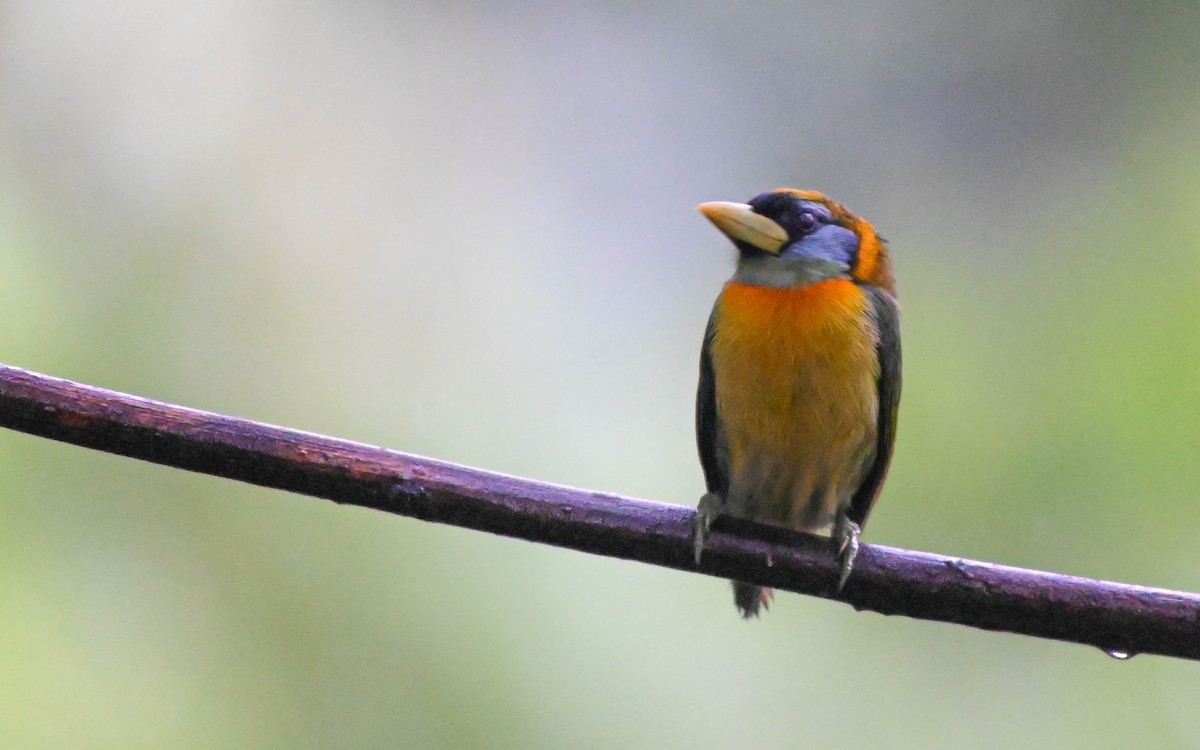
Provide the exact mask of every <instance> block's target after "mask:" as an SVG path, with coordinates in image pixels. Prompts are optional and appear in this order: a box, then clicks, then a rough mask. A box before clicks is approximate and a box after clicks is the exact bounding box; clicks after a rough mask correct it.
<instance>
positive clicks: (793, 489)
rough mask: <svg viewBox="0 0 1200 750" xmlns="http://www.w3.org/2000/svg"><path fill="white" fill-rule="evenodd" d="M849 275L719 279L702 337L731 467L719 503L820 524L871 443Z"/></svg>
mask: <svg viewBox="0 0 1200 750" xmlns="http://www.w3.org/2000/svg"><path fill="white" fill-rule="evenodd" d="M868 305H869V303H868V301H867V298H866V296H865V295H864V294H863V292H862V290H861V289H860V288H859V287H858V286H857V285H855V284H854V283H853V282H851V281H848V280H843V279H830V280H827V281H822V282H818V283H815V284H810V285H807V286H803V287H798V288H792V289H780V288H775V287H766V286H751V285H747V284H740V283H737V282H730V283H728V284H726V286H725V289H724V291H723V292H722V293H721V297H720V299H719V300H718V301H717V309H716V318H715V326H716V328H715V331H714V336H713V341H712V345H711V347H712V348H711V350H710V351H711V356H712V362H713V374H714V377H715V380H716V401H717V414H718V416H719V418H720V420H721V424H722V426H723V428H724V431H725V437H726V443H727V447H728V451H729V460H730V468H731V483H730V489H729V497H727V498H726V503H727V509H728V512H729V513H730V514H732V515H740V516H744V517H747V518H752V519H755V520H758V521H761V522H764V523H772V524H776V525H782V526H789V527H792V528H798V529H805V530H820V529H823V528H825V527H827V526H828V525H829V524H830V523H832V521H833V520H834V517H835V515H836V512H837V510H838V508H839V507H841V506H844V505H845V504H848V503H849V499H850V495H851V494H852V493H853V492H854V490H855V489H857V487H858V484H859V483H860V482H861V481H862V477H863V474H864V472H865V470H866V468H867V466H869V464H870V460H871V457H872V455H873V451H874V444H875V435H876V418H877V415H878V396H877V390H876V382H877V379H878V376H879V365H878V361H877V358H876V355H875V342H876V338H877V333H876V331H875V328H874V326H873V325H872V323H871V320H870V317H869V315H868Z"/></svg>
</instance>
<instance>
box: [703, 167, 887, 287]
mask: <svg viewBox="0 0 1200 750" xmlns="http://www.w3.org/2000/svg"><path fill="white" fill-rule="evenodd" d="M698 208H699V210H700V213H702V214H704V215H705V216H706V217H708V219H709V221H711V222H712V223H713V224H716V225H717V229H720V230H721V231H722V232H723V233H725V235H726V236H727V237H729V239H731V240H733V244H734V245H735V246H737V249H738V266H737V271H736V273H735V274H734V278H735V279H737V280H738V281H740V282H742V283H745V284H756V285H760V286H778V287H792V286H803V285H805V284H812V283H814V282H817V281H822V280H825V279H835V278H842V279H851V280H853V281H855V282H857V283H860V284H871V285H874V286H878V287H882V288H884V289H887V290H888V291H889V292H892V293H893V294H894V293H895V282H894V280H893V278H892V261H891V258H890V257H889V256H888V251H887V245H886V244H885V243H884V241H883V239H882V238H880V237H879V235H877V234H876V233H875V228H874V227H872V226H871V224H870V222H868V221H866V220H865V219H860V218H858V217H857V216H855V215H854V214H852V213H850V212H849V211H847V210H846V208H845V207H844V206H842V205H841V204H839V203H835V202H834V201H832V200H830V199H829V198H826V197H825V196H824V195H822V194H821V193H817V192H813V191H810V190H792V189H790V188H780V189H778V190H772V191H771V192H769V193H763V194H762V195H759V196H757V197H755V198H753V199H752V200H751V201H750V202H749V203H726V202H722V201H717V202H713V203H702V204H700V206H698Z"/></svg>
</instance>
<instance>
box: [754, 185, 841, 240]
mask: <svg viewBox="0 0 1200 750" xmlns="http://www.w3.org/2000/svg"><path fill="white" fill-rule="evenodd" d="M750 207H751V208H753V209H754V212H755V213H756V214H761V215H762V216H765V217H767V218H768V219H770V220H771V221H774V222H775V223H776V224H778V225H779V226H781V227H783V229H784V231H786V232H787V233H788V237H789V238H790V239H791V240H792V241H795V240H797V239H799V238H801V237H803V236H804V235H805V234H808V233H810V232H812V231H814V230H816V229H818V228H819V227H820V226H821V225H823V224H829V223H830V222H832V221H833V216H832V215H831V214H830V213H829V209H828V208H826V207H825V206H823V205H821V204H820V203H815V202H813V201H806V200H804V199H803V198H800V197H798V196H795V195H792V194H791V193H763V194H762V195H758V196H755V197H754V198H752V199H751V200H750ZM806 214H807V216H806ZM810 217H811V218H810ZM813 218H815V219H816V223H815V224H814V222H813V220H812V219H813Z"/></svg>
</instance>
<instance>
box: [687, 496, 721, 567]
mask: <svg viewBox="0 0 1200 750" xmlns="http://www.w3.org/2000/svg"><path fill="white" fill-rule="evenodd" d="M723 505H724V503H723V502H722V501H721V498H720V497H719V496H718V495H714V494H713V493H711V492H708V493H705V495H704V497H701V498H700V504H699V505H698V506H697V507H696V512H695V513H694V514H692V548H693V550H694V553H695V556H696V564H697V565H699V564H700V553H701V552H703V551H704V542H705V541H707V540H708V532H709V529H710V528H712V522H713V519H714V518H716V517H717V516H718V515H720V513H721V507H722V506H723Z"/></svg>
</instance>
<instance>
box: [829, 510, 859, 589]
mask: <svg viewBox="0 0 1200 750" xmlns="http://www.w3.org/2000/svg"><path fill="white" fill-rule="evenodd" d="M861 535H862V529H861V528H859V526H858V524H856V523H855V522H853V521H851V520H850V519H849V518H847V517H846V515H845V513H842V514H839V515H838V519H837V524H835V525H834V527H833V541H834V542H835V543H836V544H837V555H838V563H839V571H838V582H837V588H836V589H834V591H835V592H837V591H841V590H842V587H843V586H845V585H846V579H847V578H849V577H850V571H851V570H853V569H854V558H855V557H856V556H857V555H858V537H859V536H861Z"/></svg>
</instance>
